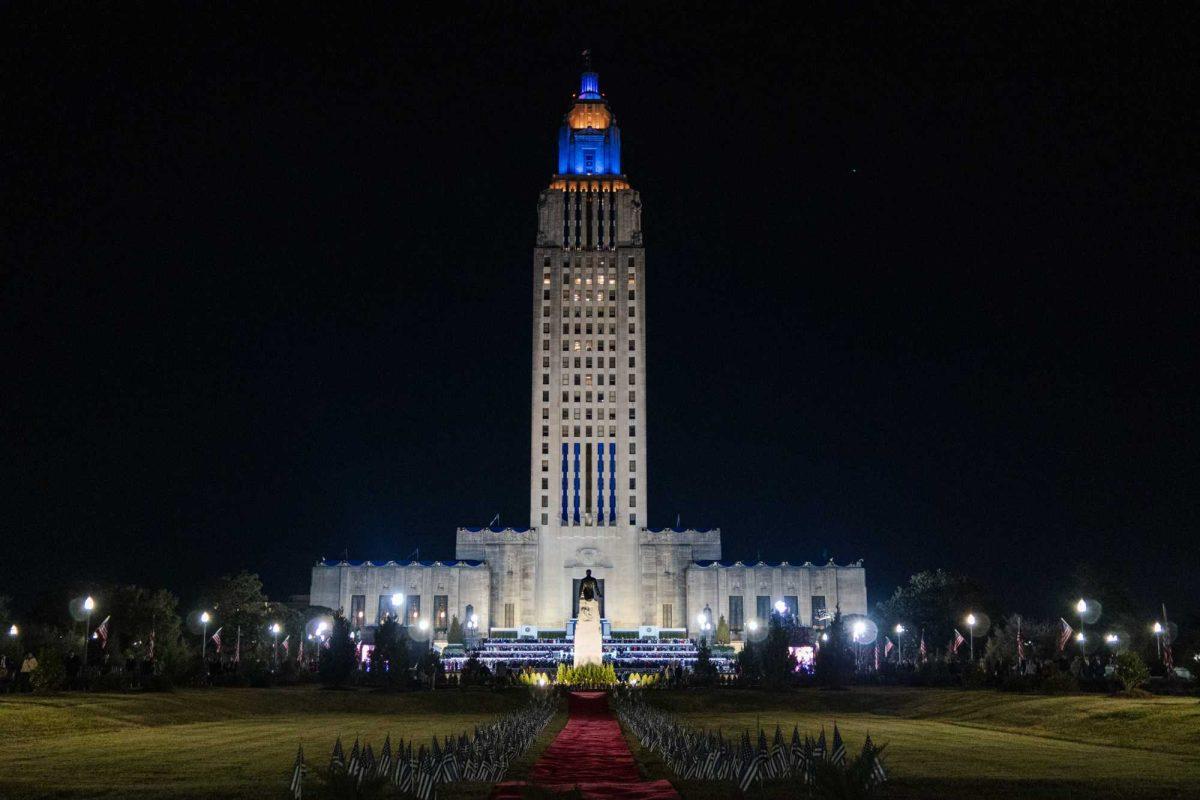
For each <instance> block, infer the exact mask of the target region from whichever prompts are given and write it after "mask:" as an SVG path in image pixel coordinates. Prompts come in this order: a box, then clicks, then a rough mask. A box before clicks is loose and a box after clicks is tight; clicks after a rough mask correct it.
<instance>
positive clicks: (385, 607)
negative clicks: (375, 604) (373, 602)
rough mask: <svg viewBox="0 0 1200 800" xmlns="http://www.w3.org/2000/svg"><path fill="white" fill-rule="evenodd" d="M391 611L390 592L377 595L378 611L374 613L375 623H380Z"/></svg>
mask: <svg viewBox="0 0 1200 800" xmlns="http://www.w3.org/2000/svg"><path fill="white" fill-rule="evenodd" d="M391 613H392V596H391V595H390V594H381V595H379V611H378V612H377V613H376V614H375V624H376V625H382V624H383V621H384V620H385V619H387V617H388V614H391Z"/></svg>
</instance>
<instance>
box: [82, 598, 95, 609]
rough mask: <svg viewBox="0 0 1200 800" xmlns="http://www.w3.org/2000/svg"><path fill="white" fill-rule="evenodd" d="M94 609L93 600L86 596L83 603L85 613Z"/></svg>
mask: <svg viewBox="0 0 1200 800" xmlns="http://www.w3.org/2000/svg"><path fill="white" fill-rule="evenodd" d="M95 608H96V601H95V600H93V599H92V596H91V595H90V594H89V595H88V596H87V599H86V600H84V601H83V609H84V610H85V611H92V610H94V609H95Z"/></svg>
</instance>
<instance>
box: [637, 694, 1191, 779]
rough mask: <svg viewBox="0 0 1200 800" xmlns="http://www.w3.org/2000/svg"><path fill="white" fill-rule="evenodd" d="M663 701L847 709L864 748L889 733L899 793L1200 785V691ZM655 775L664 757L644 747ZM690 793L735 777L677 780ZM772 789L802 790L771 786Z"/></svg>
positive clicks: (747, 719)
mask: <svg viewBox="0 0 1200 800" xmlns="http://www.w3.org/2000/svg"><path fill="white" fill-rule="evenodd" d="M649 697H650V698H651V699H652V701H653V702H655V703H657V704H659V705H661V706H663V707H664V708H667V709H669V710H671V711H673V712H675V713H676V714H678V715H679V717H680V718H681V720H682V721H685V722H687V723H688V724H691V725H694V726H696V727H707V728H709V729H717V728H719V729H722V730H724V731H725V733H726V735H735V736H740V735H741V731H742V730H743V729H746V730H749V731H750V732H751V736H754V735H755V730H756V727H757V726H758V725H760V724H761V725H762V727H763V728H765V729H766V730H767V734H768V736H770V735H771V734H772V733H773V732H774V729H775V725H776V723H778V724H779V725H780V727H782V728H783V729H784V732H785V735H786V736H788V737H789V738H790V736H791V730H792V726H793V725H799V726H800V731H801V734H803V733H806V732H808V733H813V734H814V735H815V734H816V733H817V732H818V731H819V730H820V728H821V726H822V725H824V726H825V729H826V734H827V735H828V734H831V733H832V727H833V723H834V722H835V721H836V722H837V723H838V727H839V728H840V729H841V731H842V734H843V736H844V738H845V739H846V740H847V747H848V749H849V750H850V751H851V752H855V751H856V750H857V749H858V748H860V747H861V746H862V741H863V738H864V737H865V736H866V734H867V733H870V734H871V737H872V738H873V739H874V740H875V741H876V742H877V743H885V744H887V746H888V747H887V763H888V768H889V772H890V774H891V776H892V778H893V781H892V782H891V785H890V786H889V789H888V792H887V794H886V795H885V796H887V797H900V798H918V797H920V798H927V797H939V798H941V797H963V798H971V800H990V799H991V798H997V799H999V798H1003V800H1017V799H1018V798H1022V799H1023V798H1073V797H1086V798H1089V800H1094V799H1095V798H1118V797H1120V798H1185V797H1200V701H1197V700H1196V699H1194V698H1168V697H1155V698H1148V699H1129V698H1117V697H1103V696H1093V695H1072V696H1067V697H1044V696H1035V695H1015V694H1005V693H996V692H962V691H951V690H937V689H924V690H914V689H853V690H850V691H845V692H826V691H818V690H804V691H798V692H784V693H766V692H748V691H738V690H732V691H723V692H718V693H690V692H657V693H653V694H650V695H649ZM639 757H640V758H641V759H642V762H643V768H644V769H645V771H646V772H647V774H648V775H650V776H651V777H668V778H672V777H673V776H672V775H670V774H669V773H664V769H665V768H664V767H663V766H662V765H661V762H658V761H657V760H656V759H654V758H652V757H650V756H648V755H647V754H645V753H644V752H643V753H639ZM676 785H677V786H678V788H679V789H680V791H681V793H682V794H683V795H684V797H700V798H708V797H726V796H730V792H729V790H727V789H724V788H720V787H716V786H712V785H704V784H702V783H680V782H676ZM764 796H766V797H785V796H791V795H790V794H789V793H788V792H786V791H785V790H784V788H783V787H773V789H772V787H767V791H766V792H764Z"/></svg>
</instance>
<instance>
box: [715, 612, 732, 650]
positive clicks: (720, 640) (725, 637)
mask: <svg viewBox="0 0 1200 800" xmlns="http://www.w3.org/2000/svg"><path fill="white" fill-rule="evenodd" d="M717 644H729V623H728V622H726V621H725V615H724V614H722V615H721V616H719V617H717Z"/></svg>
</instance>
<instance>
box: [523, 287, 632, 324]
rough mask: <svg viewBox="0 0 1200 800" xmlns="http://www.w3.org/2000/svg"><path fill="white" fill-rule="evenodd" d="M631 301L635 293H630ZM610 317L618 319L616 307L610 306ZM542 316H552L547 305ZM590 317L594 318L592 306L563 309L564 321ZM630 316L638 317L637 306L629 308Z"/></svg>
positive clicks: (564, 307)
mask: <svg viewBox="0 0 1200 800" xmlns="http://www.w3.org/2000/svg"><path fill="white" fill-rule="evenodd" d="M629 299H630V300H631V301H632V300H633V292H630V293H629ZM601 308H603V306H600V307H597V310H600V309H601ZM571 309H574V313H572V311H571ZM585 310H586V311H587V312H588V313H586V314H584V313H583V312H584V311H585ZM608 315H609V316H610V317H612V318H613V319H616V317H617V307H616V306H609V307H608ZM542 316H543V317H548V316H550V306H546V305H544V306H542ZM590 316H592V307H591V306H563V308H562V318H563V319H566V318H567V317H575V318H576V319H578V318H579V317H590ZM596 316H597V317H603V316H604V315H603V314H597V315H596ZM628 316H631V317H636V316H637V306H633V305H631V306H630V307H629V314H628Z"/></svg>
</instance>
